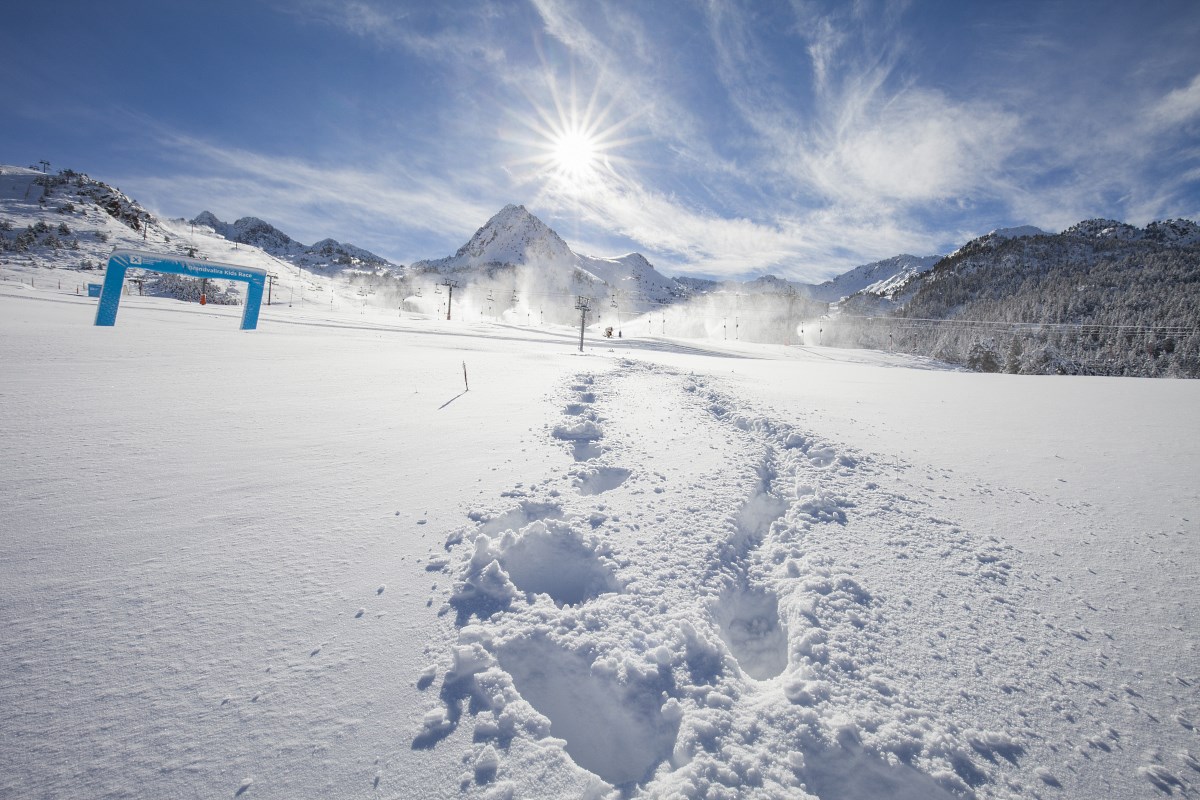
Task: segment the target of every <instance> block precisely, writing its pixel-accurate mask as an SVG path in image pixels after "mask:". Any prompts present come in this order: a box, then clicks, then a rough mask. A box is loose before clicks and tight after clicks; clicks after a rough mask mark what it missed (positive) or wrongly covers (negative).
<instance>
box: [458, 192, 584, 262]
mask: <svg viewBox="0 0 1200 800" xmlns="http://www.w3.org/2000/svg"><path fill="white" fill-rule="evenodd" d="M452 258H453V259H454V260H455V261H457V262H459V263H458V264H455V265H453V268H458V269H461V268H464V267H473V266H478V265H482V264H528V263H534V262H543V263H550V264H564V265H565V264H571V265H573V264H574V262H575V260H576V256H575V254H574V253H573V252H571V248H570V247H568V246H567V243H566V242H564V241H563V240H562V238H561V237H559V235H558V234H557V233H555V232H554V231H553V230H551V229H550V227H549V226H547V225H546V223H544V222H542V221H541V220H540V219H538V218H537V217H535V216H534V215H533V214H530V213H529V211H528V210H527V209H526V208H525V206H520V205H512V204H510V205H507V206H505V207H504V208H502V209H500V211H499V212H498V213H497V214H496V215H495V216H493V217H492V218H491V219H489V220H488V221H487V223H486V224H485V225H484V226H483V227H482V228H480V229H479V230H477V231H476V232H475V235H474V236H472V237H471V239H470V241H468V242H467V243H466V244H465V245H463V246H462V247H460V248H459V249H458V252H456V253H455V254H454V256H453V257H452ZM446 266H451V265H450V264H447V265H446Z"/></svg>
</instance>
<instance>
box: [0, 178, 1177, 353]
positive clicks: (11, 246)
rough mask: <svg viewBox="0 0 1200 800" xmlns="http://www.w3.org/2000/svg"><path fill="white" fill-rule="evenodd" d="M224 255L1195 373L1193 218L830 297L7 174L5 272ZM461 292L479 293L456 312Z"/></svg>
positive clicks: (776, 328)
mask: <svg viewBox="0 0 1200 800" xmlns="http://www.w3.org/2000/svg"><path fill="white" fill-rule="evenodd" d="M230 243H237V244H238V245H240V246H241V248H242V252H241V253H240V254H236V255H237V258H238V259H240V260H242V261H246V263H254V264H260V265H262V266H264V267H265V268H268V269H280V268H281V265H286V267H287V269H288V270H291V272H290V275H291V276H292V278H290V279H291V280H296V281H304V280H306V279H305V278H304V276H305V275H309V276H313V275H317V274H320V275H321V276H322V280H324V281H326V284H325V285H327V286H331V285H332V284H329V283H328V282H329V281H341V283H342V284H343V285H346V286H347V287H348V288H349V289H351V290H353V289H354V288H356V287H357V288H359V289H361V291H359V292H358V294H359V295H362V296H363V297H366V296H369V294H370V292H371V291H373V288H372V287H374V286H375V285H376V283H377V282H378V281H379V280H386V281H391V282H392V288H391V289H390V290H389V292H388V295H387V296H388V297H389V302H396V301H397V300H399V301H400V302H401V303H405V302H407V301H408V300H407V299H406V298H407V294H412V293H416V294H417V295H418V296H419V295H420V293H419V292H416V291H415V290H416V287H418V286H419V285H421V284H422V283H437V282H441V281H447V282H451V281H453V282H457V283H458V284H459V285H461V286H462V288H463V289H467V290H472V291H474V292H475V294H476V296H477V298H478V297H484V296H486V299H487V301H489V303H490V301H492V300H493V299H494V298H499V297H507V298H509V299H510V300H511V302H510V303H509V304H508V306H507V308H509V309H510V310H511V309H512V307H513V304H514V303H516V302H517V297H518V296H521V297H525V298H526V302H528V299H529V298H539V297H540V298H543V300H542V301H539V304H540V305H541V306H544V307H545V308H544V310H545V313H546V316H545V320H546V321H550V320H551V319H555V317H554V316H553V315H554V314H557V313H558V312H560V311H562V309H561V308H559V306H564V307H565V308H567V309H569V308H570V305H566V304H564V297H566V298H569V297H570V296H572V295H579V296H583V297H585V298H590V301H591V302H592V303H593V308H604V309H606V311H605V313H608V311H607V309H609V307H610V306H611V309H612V310H613V311H614V312H615V316H616V318H617V320H618V321H620V320H621V319H628V318H629V315H631V314H634V315H636V314H641V313H644V312H646V311H648V310H650V309H657V308H660V307H664V306H677V307H679V308H680V313H679V314H677V315H676V316H677V317H679V319H680V320H682V319H683V318H684V317H685V316H686V315H688V314H690V315H691V316H692V317H693V320H692V323H691V324H690V325H684V324H683V323H681V322H678V321H677V322H676V323H673V324H674V328H673V331H674V333H675V335H679V336H704V335H710V336H711V335H713V334H712V331H713V330H714V327H713V326H714V325H716V326H717V327H718V328H719V329H720V330H721V331H722V335H728V330H729V325H730V323H731V321H732V323H733V324H734V326H735V329H736V330H737V331H738V332H739V334H738V335H739V336H743V337H745V338H757V340H759V341H780V342H784V343H788V342H792V341H793V338H794V335H795V332H796V330H797V328H798V327H803V322H804V321H805V320H808V321H811V320H813V319H815V318H816V317H819V316H823V315H827V322H826V323H825V324H824V325H823V326H822V330H823V331H824V332H825V334H826V335H825V339H824V341H825V343H826V344H831V343H834V344H844V345H847V346H861V347H892V348H895V349H903V350H908V351H910V352H914V353H920V354H923V355H930V356H934V357H936V358H940V359H943V360H946V361H951V362H956V363H962V364H966V365H968V366H970V367H972V368H975V369H989V370H1000V369H1003V370H1007V371H1012V372H1095V373H1097V374H1123V375H1186V376H1197V377H1200V225H1197V224H1196V223H1195V222H1193V221H1191V220H1186V219H1174V220H1166V221H1161V222H1152V223H1150V224H1149V225H1147V226H1146V227H1144V228H1138V227H1136V226H1133V225H1129V224H1126V223H1123V222H1119V221H1116V220H1109V219H1091V220H1085V221H1083V222H1080V223H1078V224H1076V225H1072V226H1071V227H1069V228H1067V229H1066V230H1064V231H1063V232H1061V233H1058V234H1052V233H1047V232H1046V231H1043V230H1040V229H1038V228H1035V227H1032V226H1022V227H1017V228H1003V229H999V230H995V231H992V232H991V233H988V234H986V235H984V236H980V237H978V238H976V239H973V240H971V241H969V242H967V243H966V244H964V245H963V246H962V247H960V248H958V249H957V250H955V251H954V252H953V253H951V254H949V255H947V256H937V255H928V256H913V255H898V256H894V257H892V258H887V259H883V260H881V261H876V262H873V263H871V264H864V265H862V266H859V267H855V268H854V269H852V270H850V271H848V272H846V273H844V274H842V275H839V276H837V277H836V278H833V279H831V280H828V281H825V282H824V283H820V284H803V283H798V282H793V281H787V280H784V279H782V278H778V277H775V276H771V275H765V276H762V277H759V278H755V279H753V280H749V281H744V282H737V281H725V282H718V281H712V280H706V279H702V278H691V277H686V276H678V277H668V276H665V275H663V274H662V273H660V272H659V271H658V270H657V269H655V267H654V266H653V265H652V264H651V263H650V262H649V261H648V260H647V259H646V258H645V257H644V256H643V255H641V254H639V253H628V254H625V255H622V256H617V257H612V258H603V257H596V256H588V255H583V254H579V253H575V252H574V251H573V250H572V249H571V248H570V246H568V245H567V243H566V242H565V241H563V239H562V238H561V237H560V236H559V235H558V234H557V233H555V232H554V231H553V230H552V229H551V228H550V227H549V226H547V225H546V224H545V223H543V222H542V221H541V220H539V219H538V218H537V217H536V216H534V215H533V214H531V213H530V212H529V211H528V210H527V209H526V208H525V207H524V206H520V205H508V206H505V207H504V208H503V209H501V210H500V211H499V212H498V213H497V214H496V215H495V216H493V217H492V218H491V219H490V220H488V221H487V222H486V223H485V224H484V225H483V226H482V227H481V228H479V229H478V230H477V231H476V232H475V234H474V235H473V236H471V238H470V239H469V240H468V241H467V242H466V243H465V244H464V245H463V246H462V247H460V248H459V249H458V250H457V251H456V252H455V253H454V254H453V255H450V256H446V257H444V258H437V259H431V260H422V261H418V262H416V263H414V264H412V265H410V266H408V267H404V266H401V265H398V264H394V263H392V262H390V261H388V260H387V259H385V258H382V257H380V256H378V255H376V254H374V253H372V252H370V251H368V250H365V249H363V248H360V247H357V246H355V245H351V244H345V243H342V242H338V241H336V240H333V239H324V240H322V241H319V242H316V243H315V244H312V245H304V244H302V243H300V242H297V241H296V240H294V239H292V238H291V237H290V236H288V235H287V234H286V233H284V232H283V231H281V230H280V229H278V228H276V227H275V226H274V225H272V224H270V223H268V222H266V221H264V220H262V219H259V218H257V217H251V216H247V217H242V218H240V219H238V220H236V221H235V222H232V223H230V222H224V221H222V220H220V219H219V218H217V217H216V216H215V215H214V214H212V213H211V212H208V211H205V212H202V213H200V214H199V215H197V216H196V217H195V218H193V219H192V220H190V221H188V220H184V219H178V220H169V221H163V220H159V219H157V218H156V217H155V216H154V215H153V214H151V213H149V212H148V211H147V210H146V209H144V208H142V207H141V206H140V205H139V204H138V203H137V202H136V201H134V200H133V199H131V198H129V197H128V196H126V195H125V194H123V193H122V192H121V191H120V190H119V189H117V188H115V187H112V186H109V185H108V184H105V183H103V182H101V181H97V180H94V179H92V178H90V177H88V176H87V175H85V174H83V173H79V172H75V171H72V170H62V171H60V172H58V173H56V174H44V173H42V172H39V171H37V170H35V169H32V168H30V169H26V168H21V167H7V166H0V261H2V262H3V263H5V264H7V265H8V266H9V267H12V266H13V265H14V264H18V265H24V267H25V268H38V267H52V268H60V269H66V270H89V269H96V268H100V267H102V266H103V264H104V262H105V260H106V259H107V256H108V253H109V252H111V250H112V249H113V247H131V248H142V249H153V250H161V251H163V252H172V253H178V254H181V255H189V256H194V257H199V258H207V257H210V256H212V257H217V258H228V257H229V255H228V254H230V253H236V251H235V250H234V248H233V247H232V246H231V244H230ZM281 272H282V270H281ZM284 280H285V282H286V281H287V280H289V278H288V276H287V275H285V276H284ZM168 283H169V282H168ZM297 288H299V289H301V291H303V288H302V287H301V285H300V284H294V286H293V289H292V291H294V290H295V289H297ZM158 289H159V291H160V293H166V294H171V295H172V296H180V297H183V296H184V295H183V294H180V292H184V291H185V290H186V291H190V289H187V288H186V287H178V286H175V285H173V284H171V285H167V284H163V285H161V286H159V287H158ZM316 290H317V289H316V288H314V287H310V288H309V289H308V291H310V292H311V291H316ZM497 291H499V294H498V295H497V294H496V292H497ZM406 293H407V294H406ZM189 296H190V295H189ZM328 296H330V297H331V298H332V295H328ZM460 296H462V297H463V298H464V300H465V299H466V298H467V297H468V296H470V291H467V292H465V293H464V294H463V295H456V297H455V302H456V303H457V302H458V298H459V297H460ZM551 298H553V299H551ZM756 298H757V299H756ZM230 299H231V301H232V299H233V298H230ZM408 299H411V298H408ZM427 299H429V298H427ZM731 300H736V302H732V303H731ZM210 301H211V299H210ZM331 301H332V302H336V301H335V300H331ZM434 302H435V303H436V301H434ZM496 302H497V303H498V304H499V305H500V306H501V311H502V310H503V308H505V307H506V306H505V305H504V304H503V303H500V301H499V300H498V299H497V300H496ZM688 309H690V311H689V310H688ZM750 309H754V310H753V311H751V310H750ZM476 311H477V312H478V308H476ZM491 311H492V312H493V313H494V314H497V315H498V314H499V313H500V312H499V311H497V310H496V309H494V308H492V309H491ZM537 313H538V314H539V316H540V314H541V312H537ZM622 315H624V316H623V317H622ZM867 318H870V319H871V320H872V321H874V324H868V323H866V322H865V320H866V319H867ZM798 323H800V324H799V325H798ZM663 324H665V322H664V323H663ZM756 325H757V328H756V327H755V326H756ZM898 326H899V327H898ZM1023 326H1024V327H1023ZM1082 330H1087V331H1088V334H1087V337H1086V341H1085V337H1083V336H1081V335H1080V334H1079V331H1082ZM1072 332H1074V333H1072ZM1072 337H1074V338H1072ZM801 341H803V339H802V338H801Z"/></svg>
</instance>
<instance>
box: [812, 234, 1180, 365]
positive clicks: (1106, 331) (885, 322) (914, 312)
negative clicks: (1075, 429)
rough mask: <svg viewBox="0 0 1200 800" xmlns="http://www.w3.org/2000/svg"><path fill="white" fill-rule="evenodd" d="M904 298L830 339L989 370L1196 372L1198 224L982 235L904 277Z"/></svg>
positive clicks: (860, 302) (853, 305)
mask: <svg viewBox="0 0 1200 800" xmlns="http://www.w3.org/2000/svg"><path fill="white" fill-rule="evenodd" d="M905 299H906V302H905V304H904V306H903V308H901V309H900V310H898V311H896V312H895V314H894V316H891V317H890V318H889V317H887V316H884V317H880V318H877V319H876V320H875V321H874V324H872V325H870V326H862V325H854V324H846V325H843V326H841V327H842V332H841V334H840V335H838V336H836V337H835V341H838V342H839V343H842V344H854V345H857V346H866V347H879V346H892V347H895V348H897V349H902V350H905V351H907V352H913V353H918V354H922V355H930V356H934V357H937V358H940V359H943V360H946V361H951V362H954V363H960V364H964V365H967V366H969V367H971V368H974V369H981V370H984V371H999V370H1005V371H1009V372H1022V373H1039V374H1041V373H1071V374H1076V373H1082V374H1102V375H1137V376H1148V377H1157V376H1179V377H1200V226H1197V225H1196V223H1194V222H1192V221H1190V220H1170V221H1166V222H1157V223H1152V224H1150V225H1148V226H1147V227H1146V228H1137V227H1135V226H1132V225H1128V224H1125V223H1119V222H1114V221H1113V220H1085V221H1084V222H1081V223H1079V224H1077V225H1074V226H1072V227H1070V228H1068V229H1067V230H1065V231H1063V232H1062V233H1060V234H1055V235H1050V234H1042V235H1035V236H1021V237H1007V238H1006V237H997V236H994V235H991V234H989V235H988V236H985V237H980V238H979V239H976V240H973V241H971V242H968V243H967V244H966V245H964V246H963V247H962V248H960V249H959V250H958V251H956V252H955V253H954V254H952V255H950V256H948V257H946V258H944V259H942V260H941V261H939V262H938V264H937V265H936V266H935V267H934V268H933V269H932V270H930V271H928V272H926V273H924V274H922V275H919V276H917V277H916V278H914V279H913V280H912V281H910V283H909V284H908V285H907V286H906V287H905ZM868 302H870V299H869V298H868V297H866V296H859V297H856V298H851V301H850V303H849V304H848V307H849V308H850V309H852V310H858V309H860V308H862V307H863V306H864V304H866V303H868ZM884 336H886V337H887V338H886V340H885V339H884V338H883V337H884Z"/></svg>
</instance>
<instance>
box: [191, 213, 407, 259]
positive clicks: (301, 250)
mask: <svg viewBox="0 0 1200 800" xmlns="http://www.w3.org/2000/svg"><path fill="white" fill-rule="evenodd" d="M190 222H191V224H193V225H202V226H205V227H207V228H211V229H212V230H213V232H215V233H218V234H220V235H221V236H224V237H225V238H226V239H228V240H229V241H231V242H239V243H241V244H248V245H253V246H254V247H258V248H260V249H262V250H264V251H266V252H267V253H270V254H271V255H273V256H275V257H276V258H281V259H283V260H285V261H288V262H290V263H292V264H295V265H296V266H298V267H303V268H304V269H311V270H320V271H325V272H330V271H335V272H336V271H339V270H343V269H356V270H385V271H390V272H396V273H399V272H400V271H402V269H403V268H402V267H400V266H398V265H396V264H393V263H392V262H390V261H388V260H387V259H386V258H383V257H381V256H377V255H375V254H374V253H372V252H370V251H369V250H364V249H362V248H361V247H355V246H354V245H352V244H342V243H341V242H339V241H337V240H336V239H322V240H321V241H319V242H317V243H316V244H313V245H303V244H301V243H300V242H297V241H296V240H295V239H293V238H292V237H290V236H288V235H287V234H286V233H284V232H283V231H281V230H279V229H278V228H276V227H275V226H274V225H272V224H270V223H269V222H264V221H263V220H261V219H259V218H258V217H242V218H241V219H239V220H237V221H236V222H222V221H221V220H219V219H217V217H216V216H215V215H214V214H213V213H212V212H210V211H202V212H200V213H199V214H198V215H196V217H195V218H194V219H192V220H190Z"/></svg>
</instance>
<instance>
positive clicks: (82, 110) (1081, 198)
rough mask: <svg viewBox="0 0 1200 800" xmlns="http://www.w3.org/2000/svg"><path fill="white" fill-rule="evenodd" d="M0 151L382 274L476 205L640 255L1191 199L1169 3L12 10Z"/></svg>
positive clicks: (1193, 173)
mask: <svg viewBox="0 0 1200 800" xmlns="http://www.w3.org/2000/svg"><path fill="white" fill-rule="evenodd" d="M4 17H5V18H4V25H3V26H2V27H0V63H2V64H3V66H4V69H3V71H2V77H0V107H2V108H3V109H4V115H3V121H2V122H0V162H2V163H11V164H18V165H22V166H23V165H26V164H31V163H34V162H36V161H37V160H39V159H43V158H44V159H47V160H49V161H50V162H51V164H52V168H55V169H57V168H62V167H71V168H73V169H77V170H81V171H84V172H87V173H89V174H91V175H92V176H93V177H96V178H99V179H101V180H106V181H108V182H111V183H114V184H116V185H117V186H119V187H121V189H122V190H124V191H125V192H126V193H128V194H130V195H132V196H133V197H135V198H136V199H138V200H139V201H141V202H142V203H144V204H146V205H147V206H149V207H151V208H152V209H154V210H155V211H157V212H159V213H161V214H165V215H167V216H174V217H179V216H186V217H189V218H190V217H192V216H194V215H195V214H197V213H199V212H200V211H202V210H205V209H208V210H211V211H213V212H214V213H216V214H217V215H218V216H219V217H221V218H222V219H227V220H232V219H235V218H237V217H240V216H247V215H253V216H258V217H262V218H264V219H266V220H268V221H270V222H272V223H274V224H276V225H278V226H279V227H280V228H282V229H283V230H285V231H286V232H288V233H289V234H291V235H292V236H293V237H295V238H297V239H299V240H301V241H303V242H306V243H311V242H313V241H315V240H317V239H321V238H325V237H327V236H329V237H333V238H336V239H339V240H342V241H347V242H352V243H354V244H357V245H359V246H361V247H365V248H367V249H369V250H373V251H375V252H377V253H379V254H380V255H383V256H386V257H388V258H391V259H393V260H395V261H398V262H401V263H409V262H411V261H414V260H417V259H421V258H437V257H441V256H444V255H449V254H450V253H452V252H453V251H454V250H455V249H457V248H458V247H459V246H460V245H461V244H463V243H464V242H465V241H466V240H467V239H468V238H469V237H470V235H471V234H472V233H473V232H474V231H475V229H476V228H478V227H479V226H480V225H482V224H483V223H484V222H485V221H486V220H487V219H488V218H489V217H490V216H491V215H492V214H494V213H495V212H496V211H498V210H499V209H500V208H501V207H502V206H504V205H505V204H507V203H521V204H524V205H525V206H526V207H527V208H528V209H529V210H530V211H531V212H533V213H534V214H536V215H538V216H539V217H540V218H541V219H543V220H544V221H545V222H546V223H548V224H549V225H550V226H551V227H553V228H555V229H556V230H557V231H558V232H559V233H560V234H561V235H562V236H563V237H564V238H565V239H566V240H567V241H568V242H569V243H570V244H571V245H572V247H574V248H575V249H576V250H577V251H580V252H584V253H588V254H590V255H618V254H621V253H625V252H629V251H633V250H636V251H639V252H641V253H643V254H645V255H646V256H647V257H648V258H649V259H650V260H651V261H652V262H653V263H654V264H655V265H656V266H658V267H659V268H660V269H661V270H662V271H664V272H667V273H668V274H692V275H702V276H706V277H723V276H730V277H752V276H755V275H760V274H763V273H767V272H770V273H774V274H777V275H785V276H788V277H792V278H796V279H801V280H820V279H824V278H826V277H830V276H832V275H834V274H837V273H839V272H842V271H845V270H846V269H849V268H850V267H852V266H855V265H857V264H861V263H866V262H869V261H873V260H877V259H880V258H886V257H888V256H891V255H895V254H898V253H902V252H907V253H913V254H916V255H926V254H933V253H939V252H948V251H949V250H951V249H953V248H955V247H957V246H958V245H959V244H961V243H962V242H964V241H965V240H967V239H969V238H971V237H973V236H976V235H979V234H982V233H986V232H987V231H989V230H992V229H994V228H997V227H1007V226H1013V225H1021V224H1034V225H1038V226H1040V227H1043V228H1046V229H1049V230H1061V229H1062V228H1063V227H1066V226H1068V225H1070V224H1073V223H1075V222H1077V221H1079V220H1081V219H1086V218H1091V217H1098V216H1103V217H1112V218H1116V219H1121V220H1124V221H1128V222H1133V223H1135V224H1145V223H1147V222H1149V221H1151V220H1153V219H1163V218H1171V217H1181V216H1182V217H1187V218H1190V219H1200V45H1198V44H1197V42H1200V4H1198V3H1196V2H1194V0H1185V1H1184V2H1151V3H1146V4H1140V3H1132V2H1044V1H1043V2H1028V3H1025V2H990V3H975V2H961V0H959V1H956V2H919V1H916V0H914V2H909V3H890V2H873V1H872V0H861V1H860V2H853V3H849V2H829V3H822V2H809V1H808V0H792V2H750V1H747V2H734V1H732V0H709V1H708V2H668V0H656V1H655V2H650V0H636V1H631V2H596V1H595V0H580V1H579V2H566V1H565V0H512V1H511V2H509V1H505V2H456V1H455V0H444V1H440V0H435V1H434V2H429V0H423V2H419V3H410V2H384V1H383V0H294V1H293V2H285V1H284V0H278V1H277V2H273V1H271V0H266V1H264V2H259V1H258V0H241V1H240V2H227V1H226V0H171V1H170V2H148V1H146V2H126V1H125V0H110V1H109V2H105V3H97V2H91V1H89V2H77V1H75V0H66V1H65V2H52V3H51V2H43V3H32V2H23V3H21V4H19V6H16V7H14V8H11V9H9V10H7V11H6V12H5V15H4Z"/></svg>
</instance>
